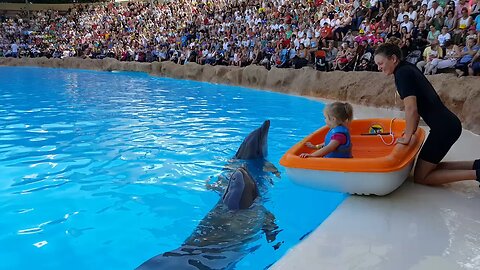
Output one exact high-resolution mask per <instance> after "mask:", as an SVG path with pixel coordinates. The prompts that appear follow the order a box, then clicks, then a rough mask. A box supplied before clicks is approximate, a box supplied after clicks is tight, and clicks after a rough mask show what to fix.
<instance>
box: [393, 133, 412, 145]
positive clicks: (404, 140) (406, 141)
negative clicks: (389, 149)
mask: <svg viewBox="0 0 480 270" xmlns="http://www.w3.org/2000/svg"><path fill="white" fill-rule="evenodd" d="M411 139H412V136H411V135H410V136H405V135H404V136H403V137H401V138H398V139H397V144H404V145H408V144H409V143H410V140H411Z"/></svg>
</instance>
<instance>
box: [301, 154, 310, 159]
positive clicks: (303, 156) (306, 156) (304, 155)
mask: <svg viewBox="0 0 480 270" xmlns="http://www.w3.org/2000/svg"><path fill="white" fill-rule="evenodd" d="M311 156H312V155H310V154H308V153H301V154H300V157H301V158H308V157H311Z"/></svg>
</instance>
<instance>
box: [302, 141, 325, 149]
mask: <svg viewBox="0 0 480 270" xmlns="http://www.w3.org/2000/svg"><path fill="white" fill-rule="evenodd" d="M305 146H306V147H308V148H312V149H320V148H322V147H323V143H321V144H313V143H311V142H306V143H305Z"/></svg>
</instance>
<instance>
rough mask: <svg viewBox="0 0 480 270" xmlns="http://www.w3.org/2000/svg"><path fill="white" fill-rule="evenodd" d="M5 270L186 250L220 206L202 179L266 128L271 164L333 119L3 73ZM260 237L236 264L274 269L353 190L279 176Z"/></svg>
mask: <svg viewBox="0 0 480 270" xmlns="http://www.w3.org/2000/svg"><path fill="white" fill-rule="evenodd" d="M0 74H1V75H2V76H1V77H2V84H0V172H1V174H0V220H1V222H0V246H1V249H2V252H0V261H1V262H2V268H4V269H30V268H35V269H132V268H135V267H136V266H138V265H139V264H141V263H142V262H144V261H145V260H147V259H149V258H151V257H152V256H154V255H157V254H161V253H163V252H166V251H169V250H173V249H175V248H177V247H179V246H180V245H181V244H182V242H183V241H184V240H185V239H186V238H188V236H189V235H191V234H192V232H193V231H194V230H195V228H196V226H197V225H198V223H199V222H200V220H202V219H203V217H204V216H205V215H206V214H207V213H208V212H209V211H210V209H211V208H212V207H213V206H214V205H215V204H216V203H217V202H218V200H219V195H218V194H217V193H215V192H213V191H211V190H207V189H206V187H205V183H206V181H207V180H209V179H211V181H214V180H215V178H216V177H217V176H218V175H219V174H221V172H222V169H223V168H224V166H225V165H226V164H227V163H228V161H229V159H230V158H231V157H232V156H233V155H234V154H235V152H236V150H237V148H238V147H239V146H240V144H241V142H242V141H243V138H244V137H245V136H246V135H247V134H248V133H249V132H251V131H252V130H254V129H255V128H257V127H259V126H260V125H261V124H262V122H263V121H264V120H266V119H270V120H271V127H270V132H269V140H268V143H269V156H268V158H267V159H268V160H269V161H270V162H272V163H273V164H274V165H275V166H276V167H277V168H278V169H279V170H280V171H281V172H282V173H283V172H284V169H283V168H282V167H281V166H280V165H279V164H278V161H279V159H280V157H281V155H282V154H283V153H284V152H285V151H286V150H287V149H288V148H289V147H290V146H291V145H292V144H294V143H295V142H297V141H298V140H299V139H300V138H303V137H305V136H306V135H307V134H309V133H311V132H312V131H314V130H316V129H317V128H318V127H320V126H322V125H323V124H324V120H323V115H322V113H321V112H322V108H323V104H322V103H320V102H317V101H314V100H310V99H307V98H302V97H295V96H289V95H285V94H279V93H272V92H267V91H258V90H253V89H247V88H240V87H226V86H222V85H215V84H209V83H201V82H193V81H181V80H174V79H169V78H157V77H151V76H148V75H146V74H143V73H132V72H121V73H112V72H94V71H84V70H65V69H45V68H31V67H0ZM272 179H273V181H274V185H273V186H269V190H268V192H267V193H266V194H265V208H266V209H268V211H270V212H271V213H272V214H273V215H274V216H275V222H276V224H277V225H278V226H279V230H281V231H280V232H279V233H278V235H277V237H276V239H275V241H273V242H271V243H267V241H266V240H265V237H264V236H263V235H262V232H261V231H260V232H259V233H258V235H259V237H258V238H257V239H256V240H255V241H254V242H253V243H251V244H250V245H251V247H252V250H254V251H253V252H251V253H250V254H248V255H247V256H245V257H244V258H243V259H242V260H241V261H240V262H239V263H237V265H236V269H265V268H266V267H268V266H269V265H271V264H272V263H274V262H275V261H276V260H278V259H279V258H280V257H281V256H282V255H283V254H285V252H286V251H287V250H288V249H289V248H291V247H292V246H293V245H295V244H297V243H298V242H299V241H300V238H302V237H303V236H304V235H305V234H307V233H308V232H310V231H311V230H313V229H314V228H316V227H317V226H318V225H319V224H320V223H321V222H322V221H323V220H324V219H325V218H326V217H327V216H328V215H329V214H330V213H331V212H332V211H333V210H334V209H335V208H336V207H337V206H338V204H340V203H341V202H342V200H343V199H344V198H345V196H346V195H344V194H339V193H327V192H321V191H317V190H310V189H306V188H303V187H300V186H296V185H294V184H292V183H291V182H290V181H288V179H287V177H286V175H285V174H282V178H281V179H278V178H276V177H274V178H272Z"/></svg>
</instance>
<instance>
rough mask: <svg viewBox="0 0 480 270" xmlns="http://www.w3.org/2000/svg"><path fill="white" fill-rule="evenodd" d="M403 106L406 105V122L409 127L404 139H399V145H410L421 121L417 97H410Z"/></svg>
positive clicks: (404, 100)
mask: <svg viewBox="0 0 480 270" xmlns="http://www.w3.org/2000/svg"><path fill="white" fill-rule="evenodd" d="M403 104H404V105H405V120H406V122H407V125H406V127H405V133H404V135H403V137H402V138H399V139H398V140H397V143H400V144H408V143H410V140H411V139H412V135H413V134H414V133H415V131H417V127H418V122H419V120H420V115H419V114H418V108H417V97H416V96H408V97H406V98H404V99H403Z"/></svg>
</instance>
